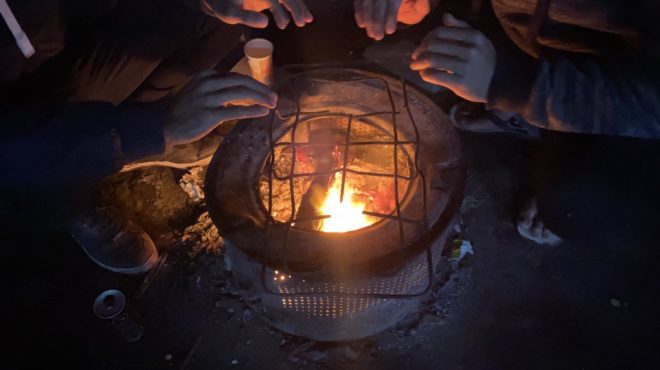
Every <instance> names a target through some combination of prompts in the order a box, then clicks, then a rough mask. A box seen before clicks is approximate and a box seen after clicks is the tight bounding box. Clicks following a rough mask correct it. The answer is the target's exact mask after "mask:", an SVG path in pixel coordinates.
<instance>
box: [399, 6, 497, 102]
mask: <svg viewBox="0 0 660 370" xmlns="http://www.w3.org/2000/svg"><path fill="white" fill-rule="evenodd" d="M442 20H443V23H444V24H445V26H444V27H439V28H437V29H435V30H433V31H431V32H430V33H429V34H428V35H427V36H426V37H425V38H424V40H423V41H422V43H421V44H420V45H419V47H417V49H416V50H415V51H414V52H413V54H412V59H413V60H412V63H410V68H411V69H412V70H414V71H418V72H419V75H420V77H421V78H422V79H423V80H424V81H426V82H429V83H432V84H435V85H441V86H444V87H446V88H448V89H450V90H452V91H453V92H454V93H455V94H456V95H458V96H460V97H462V98H463V99H466V100H469V101H473V102H479V103H485V102H486V101H487V98H488V90H489V88H490V82H491V80H492V78H493V73H494V72H495V64H496V62H497V53H496V52H495V47H493V44H492V43H491V42H490V40H488V38H486V36H484V35H483V34H482V33H481V32H479V31H477V30H475V29H474V28H472V27H470V25H469V24H467V23H465V22H463V21H461V20H458V19H456V18H454V16H453V15H451V14H448V13H447V14H445V15H444V16H443V17H442Z"/></svg>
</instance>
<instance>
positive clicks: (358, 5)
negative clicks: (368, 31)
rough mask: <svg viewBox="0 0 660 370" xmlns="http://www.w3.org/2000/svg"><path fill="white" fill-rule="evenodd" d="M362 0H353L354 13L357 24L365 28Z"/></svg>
mask: <svg viewBox="0 0 660 370" xmlns="http://www.w3.org/2000/svg"><path fill="white" fill-rule="evenodd" d="M362 2H363V1H362V0H354V1H353V14H354V15H355V24H357V26H358V27H360V28H364V27H365V25H364V10H363V9H362Z"/></svg>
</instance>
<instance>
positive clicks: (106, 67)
mask: <svg viewBox="0 0 660 370" xmlns="http://www.w3.org/2000/svg"><path fill="white" fill-rule="evenodd" d="M156 14H158V13H154V16H155V15H156ZM134 15H135V16H136V17H138V14H134ZM158 15H160V16H162V15H163V14H158ZM186 19H187V21H185V22H184V21H181V20H179V21H176V22H171V23H168V22H164V23H167V25H168V26H169V27H170V28H171V29H170V30H169V32H165V33H163V34H162V37H160V35H155V36H154V37H147V36H144V35H140V34H134V35H132V37H133V38H134V39H135V40H134V41H135V42H138V43H141V44H142V45H137V44H135V43H132V44H131V43H125V42H126V40H121V37H120V39H112V38H110V39H108V38H104V37H99V38H98V39H94V40H92V41H93V43H91V45H93V46H91V47H89V48H87V49H85V48H84V47H83V46H84V45H90V43H86V42H80V43H78V44H76V43H75V42H74V43H73V44H71V45H69V46H68V50H65V51H64V52H63V54H62V55H60V56H59V57H58V58H56V60H54V61H52V62H51V63H49V64H48V65H46V66H45V67H44V70H43V71H41V72H40V73H38V74H37V75H35V77H34V78H33V79H32V81H27V84H26V85H25V86H27V88H26V90H25V91H27V92H28V94H27V95H30V94H32V92H34V95H30V97H31V98H32V99H34V98H37V99H38V98H45V99H50V100H62V101H108V102H112V103H114V104H116V105H119V104H121V103H123V102H125V101H127V100H134V101H140V102H150V101H155V100H159V99H162V98H165V97H167V96H169V95H172V94H174V93H175V92H176V91H178V89H179V88H180V87H181V86H183V85H184V84H185V83H186V82H187V81H188V79H189V78H190V76H192V75H193V74H194V73H197V72H199V71H201V70H203V69H207V68H210V67H213V66H214V65H215V64H217V63H218V62H219V61H220V59H222V57H223V56H224V55H225V54H227V52H228V51H229V50H230V47H233V46H234V45H235V43H236V42H237V41H238V39H239V37H238V34H237V33H236V31H233V32H227V30H226V29H225V30H224V31H223V30H221V28H222V27H220V26H219V25H220V24H219V23H218V22H217V21H215V20H213V19H211V18H208V17H206V16H204V15H202V14H195V15H194V16H192V17H189V18H186ZM161 22H162V20H161ZM119 24H121V23H119ZM161 26H162V25H161ZM115 27H117V24H115ZM147 28H149V27H147ZM168 35H169V36H170V38H169V39H168ZM173 35H174V36H173ZM124 36H126V35H124ZM143 36H144V37H143ZM220 36H222V37H220ZM231 37H233V38H235V40H234V44H231V43H230V42H229V41H231V39H230V38H231ZM82 38H83V39H85V37H82ZM216 43H219V44H216ZM81 50H83V51H84V52H81ZM40 77H43V79H40ZM30 83H33V84H32V88H29V86H30V85H31V84H30ZM32 129H33V128H32ZM97 194H98V193H97V191H96V189H92V188H89V189H73V187H72V188H67V189H52V188H48V189H34V191H26V192H24V193H22V194H17V195H16V197H13V196H12V197H9V198H7V199H9V200H11V202H9V203H7V204H2V207H0V208H1V209H0V213H4V214H6V216H7V218H10V219H12V221H15V223H17V224H21V225H24V226H27V227H28V228H30V226H34V227H37V228H41V227H45V228H54V229H60V228H64V229H68V230H69V231H70V232H71V234H72V235H73V237H74V238H75V239H76V240H78V241H79V243H80V244H81V246H82V247H83V249H84V250H85V252H86V253H87V254H88V255H89V256H90V257H91V258H92V259H93V260H94V261H95V262H97V263H98V264H99V265H101V266H103V267H105V268H108V269H110V270H112V271H115V272H123V273H140V272H144V271H146V270H148V269H149V268H150V267H151V266H153V264H154V263H155V261H156V260H157V257H158V254H157V252H156V249H155V247H154V245H153V242H152V241H151V239H150V238H149V237H148V235H146V234H145V233H144V231H142V230H141V229H140V228H139V227H138V226H136V225H133V224H131V222H130V221H127V220H122V219H121V217H117V215H114V214H112V213H113V212H105V211H99V210H98V209H97V208H96V199H97V197H96V196H97ZM3 203H5V202H3ZM20 215H23V216H25V217H19V216H20ZM3 218H4V217H3Z"/></svg>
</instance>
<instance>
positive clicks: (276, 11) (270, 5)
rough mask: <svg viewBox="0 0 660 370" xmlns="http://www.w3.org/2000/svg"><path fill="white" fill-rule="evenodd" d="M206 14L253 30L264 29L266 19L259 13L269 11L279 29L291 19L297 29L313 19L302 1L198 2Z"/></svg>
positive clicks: (242, 0) (246, 0)
mask: <svg viewBox="0 0 660 370" xmlns="http://www.w3.org/2000/svg"><path fill="white" fill-rule="evenodd" d="M200 1H201V4H202V9H203V10H204V12H206V13H207V14H209V15H211V16H213V17H216V18H218V19H220V20H221V21H223V22H225V23H227V24H244V25H246V26H249V27H253V28H266V27H267V26H268V17H267V16H266V15H265V14H263V13H261V12H262V11H264V10H269V11H270V12H271V13H272V14H273V18H274V19H275V23H276V24H277V27H279V28H280V29H284V28H286V27H287V26H288V25H289V23H290V22H291V19H293V23H295V24H296V26H298V27H303V26H304V25H305V24H307V23H311V22H312V21H313V20H314V17H313V16H312V14H311V13H310V12H309V9H307V5H305V3H304V2H303V0H200Z"/></svg>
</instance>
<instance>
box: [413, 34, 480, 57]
mask: <svg viewBox="0 0 660 370" xmlns="http://www.w3.org/2000/svg"><path fill="white" fill-rule="evenodd" d="M471 50H472V49H471V48H470V47H469V46H466V45H461V44H457V43H454V42H446V41H444V40H441V39H436V38H431V39H429V40H425V41H422V43H421V44H420V45H419V46H418V47H417V49H415V51H413V53H412V56H411V57H412V59H413V60H416V59H418V58H419V56H420V55H421V54H424V53H434V54H443V55H448V56H452V57H455V58H458V59H461V60H469V59H470V58H469V56H470V51H471Z"/></svg>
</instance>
